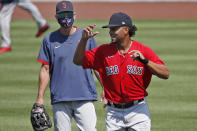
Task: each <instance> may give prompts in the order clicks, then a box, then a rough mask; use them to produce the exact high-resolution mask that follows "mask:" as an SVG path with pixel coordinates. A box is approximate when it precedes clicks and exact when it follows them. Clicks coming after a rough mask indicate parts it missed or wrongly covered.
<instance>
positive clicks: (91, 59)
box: [83, 47, 99, 70]
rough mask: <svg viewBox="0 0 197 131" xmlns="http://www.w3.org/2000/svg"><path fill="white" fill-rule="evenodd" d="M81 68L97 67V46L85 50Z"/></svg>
mask: <svg viewBox="0 0 197 131" xmlns="http://www.w3.org/2000/svg"><path fill="white" fill-rule="evenodd" d="M83 68H84V69H87V68H91V69H95V70H97V69H98V68H99V52H98V47H97V48H95V49H92V50H88V51H86V52H85V55H84V58H83Z"/></svg>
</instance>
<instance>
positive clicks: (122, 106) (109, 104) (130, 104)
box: [107, 98, 144, 109]
mask: <svg viewBox="0 0 197 131" xmlns="http://www.w3.org/2000/svg"><path fill="white" fill-rule="evenodd" d="M143 100H144V98H142V99H140V100H135V101H132V102H129V103H113V102H110V101H108V103H107V105H108V106H111V107H115V108H121V109H125V108H129V107H132V106H133V105H136V104H137V103H139V102H141V101H143Z"/></svg>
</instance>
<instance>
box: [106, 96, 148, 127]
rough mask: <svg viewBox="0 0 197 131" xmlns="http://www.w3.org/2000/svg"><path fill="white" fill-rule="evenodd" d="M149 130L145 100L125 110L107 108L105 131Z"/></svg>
mask: <svg viewBox="0 0 197 131" xmlns="http://www.w3.org/2000/svg"><path fill="white" fill-rule="evenodd" d="M150 128H151V119H150V113H149V109H148V105H147V102H146V99H145V100H143V101H141V102H139V103H137V104H136V105H133V106H132V107H129V108H125V109H120V108H115V107H110V106H107V114H106V131H150Z"/></svg>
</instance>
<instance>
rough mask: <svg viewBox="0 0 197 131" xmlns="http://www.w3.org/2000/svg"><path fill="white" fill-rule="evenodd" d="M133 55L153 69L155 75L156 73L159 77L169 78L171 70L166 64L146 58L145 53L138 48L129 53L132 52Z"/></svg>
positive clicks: (134, 58)
mask: <svg viewBox="0 0 197 131" xmlns="http://www.w3.org/2000/svg"><path fill="white" fill-rule="evenodd" d="M132 52H133V54H132V55H131V57H132V58H133V60H137V61H140V62H142V63H144V64H146V65H147V66H148V67H149V68H150V69H151V71H152V72H153V74H154V75H156V76H157V77H159V78H162V79H168V78H169V71H168V68H167V66H165V65H161V64H156V63H154V62H152V61H150V60H148V59H146V58H145V57H144V56H143V54H142V53H141V52H140V51H138V50H132V51H130V52H129V53H132Z"/></svg>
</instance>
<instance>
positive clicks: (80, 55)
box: [73, 25, 98, 65]
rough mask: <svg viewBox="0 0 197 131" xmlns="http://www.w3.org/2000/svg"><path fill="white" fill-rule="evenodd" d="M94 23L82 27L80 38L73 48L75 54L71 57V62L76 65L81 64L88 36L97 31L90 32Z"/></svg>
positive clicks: (92, 35)
mask: <svg viewBox="0 0 197 131" xmlns="http://www.w3.org/2000/svg"><path fill="white" fill-rule="evenodd" d="M95 26H96V25H90V26H88V27H87V28H84V29H83V33H82V38H81V40H80V42H79V44H78V46H77V48H76V50H75V55H74V58H73V63H74V64H76V65H82V64H83V58H84V55H85V47H86V44H87V41H88V39H89V38H91V37H94V36H95V35H96V34H98V32H92V30H93V29H94V27H95Z"/></svg>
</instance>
